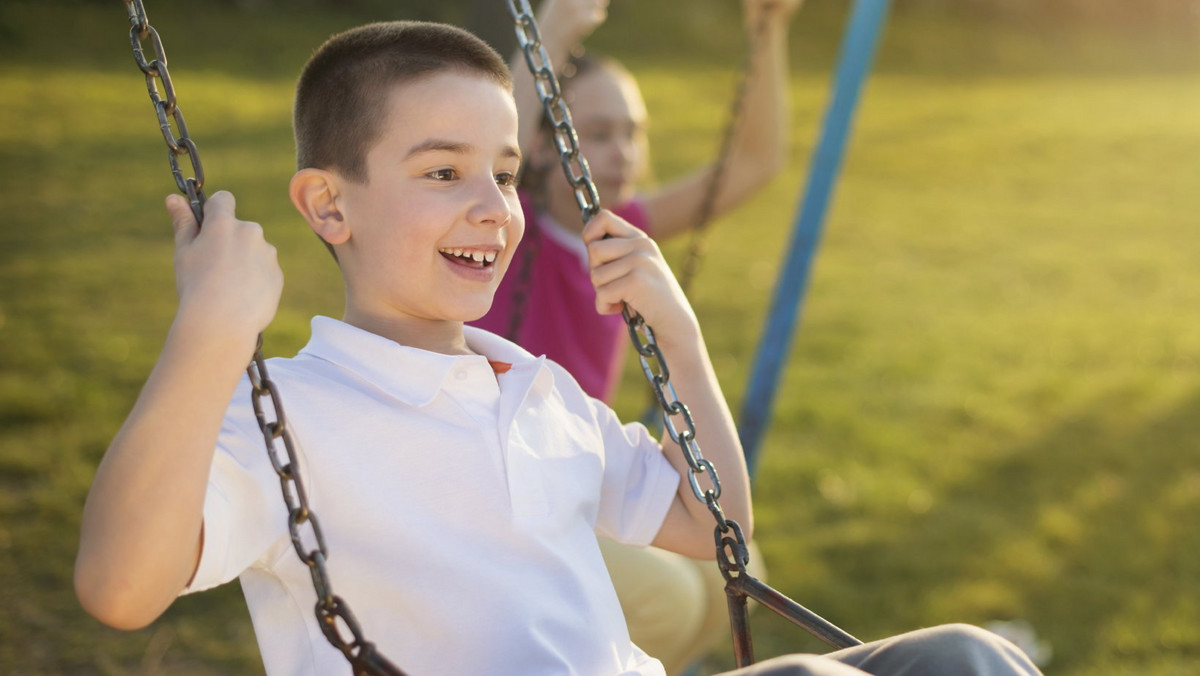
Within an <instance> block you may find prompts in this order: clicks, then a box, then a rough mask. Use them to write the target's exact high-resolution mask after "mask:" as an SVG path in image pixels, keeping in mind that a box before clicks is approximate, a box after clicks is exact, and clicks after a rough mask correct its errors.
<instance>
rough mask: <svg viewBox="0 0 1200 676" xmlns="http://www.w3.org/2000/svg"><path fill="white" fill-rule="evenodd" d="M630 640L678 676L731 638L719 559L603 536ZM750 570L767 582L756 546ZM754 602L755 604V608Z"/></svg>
mask: <svg viewBox="0 0 1200 676" xmlns="http://www.w3.org/2000/svg"><path fill="white" fill-rule="evenodd" d="M600 551H601V553H603V555H604V562H605V563H606V564H607V565H608V572H609V575H611V576H612V580H613V586H614V587H616V589H617V598H618V599H619V600H620V601H621V608H622V609H623V610H624V611H625V622H626V623H627V624H628V625H629V636H630V638H632V639H633V642H634V643H635V644H637V646H638V647H639V648H641V649H642V650H645V651H646V653H647V654H649V655H650V656H651V657H656V658H658V659H659V660H661V661H662V663H663V666H665V667H666V669H667V674H678V673H681V672H682V671H683V670H684V669H686V668H687V666H688V665H689V664H691V663H692V662H693V661H695V660H696V659H697V658H699V657H700V656H702V655H704V654H705V653H707V652H708V651H709V649H711V648H712V647H713V645H714V644H715V643H716V642H717V641H720V640H722V639H726V640H728V637H729V606H728V603H727V602H726V600H725V598H726V597H725V578H724V577H723V576H722V575H721V571H720V569H718V568H717V562H716V561H700V560H697V559H690V558H688V557H686V556H681V555H679V554H675V553H673V552H668V551H665V550H662V549H657V548H655V547H630V546H628V545H621V544H617V543H615V542H613V541H611V540H607V539H605V538H600ZM747 571H748V572H749V573H750V574H751V575H753V576H754V577H756V578H759V579H760V580H761V579H764V575H765V574H766V568H765V567H764V566H763V563H762V558H761V557H760V556H759V553H758V549H757V548H756V547H755V546H754V544H753V543H751V544H750V565H749V566H748V567H747ZM753 605H754V604H751V607H753Z"/></svg>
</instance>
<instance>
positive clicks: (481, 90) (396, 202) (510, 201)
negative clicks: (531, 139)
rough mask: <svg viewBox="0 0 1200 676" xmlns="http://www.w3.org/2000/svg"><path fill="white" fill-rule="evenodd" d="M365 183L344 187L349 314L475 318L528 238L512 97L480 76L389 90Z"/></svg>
mask: <svg viewBox="0 0 1200 676" xmlns="http://www.w3.org/2000/svg"><path fill="white" fill-rule="evenodd" d="M385 111H386V117H385V119H384V122H383V126H382V132H381V134H380V137H379V139H378V140H377V141H376V143H375V145H374V146H373V147H372V148H371V149H370V151H368V153H367V157H366V168H367V180H366V181H364V182H354V181H343V182H342V185H343V192H342V196H341V198H340V200H339V204H338V206H339V208H340V210H341V212H342V214H343V216H344V218H346V222H347V225H348V227H349V230H350V238H349V239H348V240H347V241H346V242H345V243H344V244H342V245H341V246H339V248H338V258H339V262H340V263H341V266H342V271H343V274H344V276H345V278H346V284H347V306H346V316H347V320H348V321H349V320H350V319H351V317H369V318H372V319H373V320H375V321H378V320H383V321H406V320H410V319H413V320H431V321H454V322H463V321H471V320H474V319H478V318H479V317H481V316H483V315H484V314H485V313H486V312H487V310H488V309H489V308H490V307H491V303H492V296H493V295H494V294H495V292H496V287H497V285H499V283H500V279H501V277H502V276H503V275H504V271H505V270H507V269H508V264H509V262H510V261H511V260H512V255H513V250H514V249H515V248H516V246H517V244H518V243H519V242H520V241H521V236H522V234H524V231H525V219H524V217H523V215H522V213H521V206H520V202H519V201H518V198H517V190H516V183H515V177H516V175H517V172H518V170H519V168H520V152H519V150H518V149H517V112H516V107H515V105H514V104H513V99H512V95H511V94H509V93H508V92H507V91H506V90H505V89H504V88H503V87H501V86H500V85H498V84H496V83H494V82H492V81H491V80H488V79H486V78H484V77H482V76H479V75H476V74H461V73H455V72H443V73H438V74H436V75H431V76H429V77H425V78H422V79H420V80H417V81H415V82H409V83H405V84H400V85H396V86H394V87H392V89H391V91H390V92H389V93H388V102H387V105H386V108H385Z"/></svg>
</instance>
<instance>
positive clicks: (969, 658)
mask: <svg viewBox="0 0 1200 676" xmlns="http://www.w3.org/2000/svg"><path fill="white" fill-rule="evenodd" d="M915 636H916V637H919V638H918V645H919V646H920V648H921V652H922V656H923V657H926V658H927V659H928V660H929V662H930V663H931V665H934V664H935V665H937V671H935V672H934V673H945V674H979V675H981V676H989V675H991V674H1036V673H1038V671H1037V668H1036V667H1034V666H1033V664H1032V663H1031V662H1030V661H1029V658H1028V657H1026V656H1025V654H1024V653H1022V652H1021V650H1020V649H1019V648H1017V647H1016V646H1014V645H1012V644H1011V643H1009V642H1008V641H1007V640H1005V639H1003V638H1001V637H1000V636H998V635H996V634H993V633H992V632H990V631H987V630H985V629H981V628H979V627H976V626H973V625H969V624H946V625H942V626H938V627H931V628H929V629H924V630H921V631H919V632H915Z"/></svg>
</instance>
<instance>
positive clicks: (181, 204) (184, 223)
mask: <svg viewBox="0 0 1200 676" xmlns="http://www.w3.org/2000/svg"><path fill="white" fill-rule="evenodd" d="M167 214H168V215H169V216H170V217H171V229H172V230H174V231H175V243H176V244H182V243H184V242H187V241H190V240H192V239H194V238H195V237H196V233H198V232H199V231H200V228H199V226H198V225H197V224H196V216H195V215H194V214H193V213H192V205H190V204H188V201H187V198H185V197H184V196H183V195H167Z"/></svg>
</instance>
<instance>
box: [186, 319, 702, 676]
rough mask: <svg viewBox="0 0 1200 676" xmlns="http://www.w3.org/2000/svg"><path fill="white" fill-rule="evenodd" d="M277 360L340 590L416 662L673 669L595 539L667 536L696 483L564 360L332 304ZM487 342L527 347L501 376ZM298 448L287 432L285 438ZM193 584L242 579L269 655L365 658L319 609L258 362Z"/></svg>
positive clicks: (546, 672)
mask: <svg viewBox="0 0 1200 676" xmlns="http://www.w3.org/2000/svg"><path fill="white" fill-rule="evenodd" d="M312 330H313V335H312V339H311V340H310V341H309V343H308V345H307V346H306V347H305V348H304V349H303V350H302V351H301V352H300V354H298V355H297V356H296V357H294V358H292V359H272V360H270V364H269V372H270V374H271V378H272V379H273V380H274V381H275V382H276V383H277V384H278V386H279V390H280V392H281V398H282V402H283V405H284V408H285V411H286V414H287V416H288V422H289V424H290V425H291V428H292V430H293V434H294V435H295V439H296V442H297V444H298V445H299V447H300V448H299V452H300V454H301V468H302V470H303V479H304V482H305V484H306V486H307V489H308V497H309V502H310V504H311V506H312V508H313V511H314V512H315V513H316V514H317V517H318V519H319V520H320V525H321V528H322V531H323V533H324V536H325V539H326V542H327V544H328V551H329V561H328V565H327V568H328V571H329V575H330V578H331V582H332V585H333V589H334V592H335V593H337V594H338V595H339V596H341V597H342V598H344V599H345V600H346V602H347V603H348V604H349V605H350V607H351V608H352V609H353V611H354V613H355V615H356V617H357V619H358V621H359V623H360V624H361V625H362V627H363V631H364V633H365V634H366V637H367V639H368V640H371V641H373V642H375V644H376V645H377V646H378V648H379V649H380V651H381V652H382V653H383V654H384V655H386V656H387V657H388V658H389V659H390V660H392V661H393V662H395V663H396V664H397V665H398V666H400V667H401V668H402V669H404V670H405V671H406V672H408V673H409V674H412V675H413V676H422V675H429V676H443V675H453V674H462V675H464V676H468V675H469V676H480V675H483V674H513V675H514V676H550V675H559V674H564V675H565V674H580V675H587V676H614V675H617V674H655V675H661V674H663V668H662V665H661V664H660V663H659V662H658V661H657V660H654V659H652V658H650V657H647V656H646V655H645V653H643V652H642V651H641V650H639V649H638V648H637V647H636V646H634V645H633V644H632V643H631V642H630V640H629V635H628V632H627V630H626V628H625V621H624V619H623V616H622V614H621V608H620V606H619V605H618V603H617V598H616V594H615V592H614V591H613V588H612V583H611V582H610V580H609V578H608V573H607V571H606V569H605V567H604V561H603V559H602V558H601V556H600V551H599V549H598V547H597V544H596V537H595V535H596V534H597V533H599V534H602V535H605V536H608V537H611V538H613V539H615V540H618V541H621V542H626V543H631V544H640V545H645V544H648V543H649V542H650V541H651V540H652V539H653V538H654V536H655V535H656V534H657V532H658V529H659V527H660V526H661V524H662V521H663V518H664V517H665V515H666V512H667V508H668V506H669V505H670V503H671V501H672V499H673V497H674V495H675V492H676V489H677V486H678V482H679V477H678V474H677V473H676V472H675V470H674V469H673V468H672V467H671V465H670V464H669V463H668V461H667V460H666V458H664V457H663V455H662V453H661V451H660V450H659V446H658V443H657V442H656V441H655V440H654V439H652V438H651V437H650V436H649V434H648V433H647V432H646V430H645V429H644V428H643V427H642V426H640V425H628V426H624V425H621V424H620V422H619V421H618V420H617V419H616V416H615V414H614V413H613V412H612V411H611V410H610V409H609V408H608V407H607V406H605V405H604V404H603V403H601V402H599V401H597V400H595V399H591V398H590V397H588V396H587V395H585V394H584V393H583V391H582V390H580V389H579V386H578V385H577V384H576V383H575V381H574V380H573V379H572V378H571V376H570V375H568V374H567V372H566V371H565V370H563V369H562V368H561V367H560V366H558V365H557V364H554V363H553V362H550V361H547V360H546V359H545V358H544V357H534V356H532V355H530V354H529V353H528V352H526V351H524V350H523V349H521V348H520V347H518V346H516V345H514V344H513V343H510V342H508V341H506V340H504V339H502V338H500V337H498V336H495V335H493V334H490V333H487V332H485V331H481V330H478V329H472V328H471V327H467V328H466V329H465V330H466V337H467V344H468V345H469V346H470V347H471V349H472V350H473V351H475V352H477V353H479V354H481V355H486V358H485V357H483V356H448V355H443V354H437V353H432V352H427V351H424V350H418V349H414V348H411V347H405V346H402V345H399V344H397V343H395V342H392V341H390V340H387V339H385V338H383V337H380V336H377V335H375V334H372V333H369V332H366V331H362V330H360V329H357V328H354V327H352V326H350V325H348V324H345V323H343V322H340V321H337V320H334V319H329V318H327V317H316V318H314V319H313V322H312ZM487 359H493V360H497V361H504V362H509V363H511V364H512V368H511V369H510V370H509V371H508V372H507V373H504V374H502V375H496V374H495V373H494V372H493V370H492V368H491V366H490V365H489V364H488V361H487ZM281 453H282V450H281ZM204 524H205V543H204V552H203V555H202V557H201V561H200V566H199V569H198V570H197V572H196V577H195V579H194V580H193V582H192V585H191V588H190V589H189V590H188V591H197V590H200V589H206V588H209V587H212V586H215V585H217V584H221V583H224V582H227V581H229V580H232V579H233V578H234V577H239V576H240V578H241V584H242V589H243V592H244V593H245V596H246V601H247V604H248V605H249V607H250V614H251V618H252V620H253V622H254V629H255V633H256V634H257V636H258V642H259V646H260V649H261V651H262V655H263V661H264V663H265V665H266V668H267V672H268V673H269V674H272V675H276V674H288V675H292V674H305V675H312V676H318V675H319V676H326V675H328V674H343V673H348V666H347V665H346V662H345V658H344V657H343V656H342V655H341V653H340V652H338V651H337V650H335V649H334V648H332V647H331V646H330V645H329V644H328V643H327V641H326V640H325V637H324V636H323V635H322V634H321V632H320V629H319V628H318V627H317V622H316V620H315V619H314V617H313V608H314V605H315V604H316V594H315V592H314V591H313V587H312V581H311V578H310V576H309V572H308V569H307V567H305V566H304V565H303V564H302V563H300V561H299V559H298V558H297V556H296V553H295V552H294V551H293V549H292V544H291V540H290V538H289V535H288V531H287V516H286V509H285V506H284V502H283V498H282V497H281V493H280V485H279V479H278V478H277V477H276V475H275V473H274V471H273V470H272V468H271V465H270V462H269V461H268V457H267V453H266V451H265V449H264V445H263V441H262V435H261V434H260V432H259V431H258V427H257V424H256V423H255V420H254V414H253V410H252V408H251V405H250V394H249V384H248V382H246V380H245V379H243V382H242V384H241V385H240V386H239V388H238V391H237V392H236V394H235V396H234V398H233V400H232V402H231V404H230V408H229V411H228V413H227V415H226V419H225V424H224V427H223V429H222V431H221V435H220V439H219V442H218V449H217V453H216V457H215V459H214V461H213V466H212V471H211V475H210V477H209V488H208V496H207V498H206V501H205V507H204Z"/></svg>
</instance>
